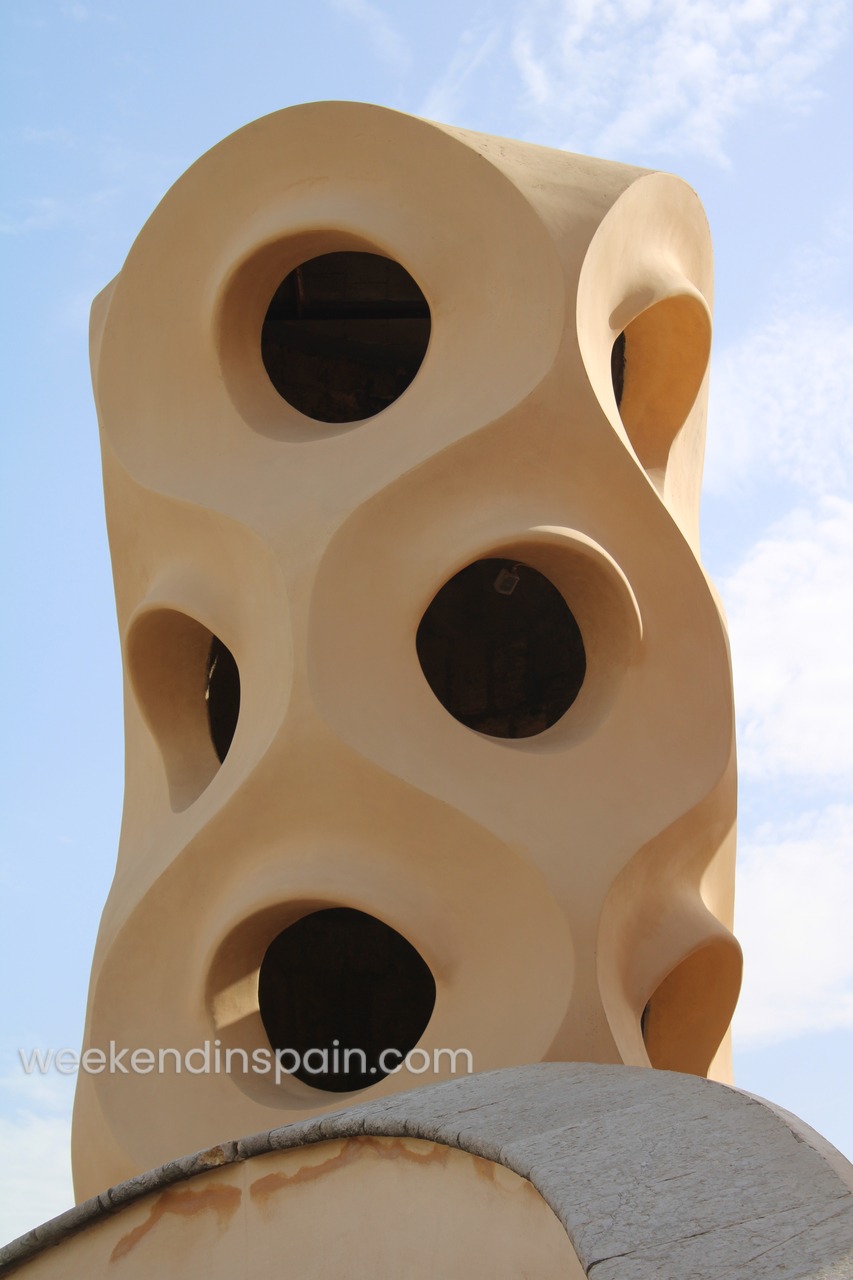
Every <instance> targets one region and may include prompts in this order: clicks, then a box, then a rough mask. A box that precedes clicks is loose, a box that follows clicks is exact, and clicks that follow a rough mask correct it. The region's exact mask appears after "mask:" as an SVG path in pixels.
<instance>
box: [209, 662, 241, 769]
mask: <svg viewBox="0 0 853 1280" xmlns="http://www.w3.org/2000/svg"><path fill="white" fill-rule="evenodd" d="M204 696H205V699H206V701H207V723H208V725H209V726H210V737H211V741H212V742H213V748H214V750H215V752H216V754H217V756H218V757H219V762H220V764H221V763H222V761H223V760H224V759H225V757H226V756H227V755H228V749H229V747H230V746H231V742H232V739H233V737H234V730H235V729H236V728H237V717H238V716H239V714H240V672H239V671H238V670H237V663H236V662H235V661H234V655H233V654H232V653H231V650H230V649H228V648H226V646H225V645H224V644H223V643H222V641H221V640H220V639H219V637H218V636H214V637H213V639H212V640H211V642H210V651H209V652H208V655H207V688H206V689H205V693H204Z"/></svg>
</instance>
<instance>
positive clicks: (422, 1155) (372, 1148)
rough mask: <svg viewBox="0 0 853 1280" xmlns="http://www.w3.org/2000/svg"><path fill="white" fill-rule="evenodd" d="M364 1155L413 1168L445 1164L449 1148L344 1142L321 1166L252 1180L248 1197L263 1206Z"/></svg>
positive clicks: (375, 1140) (391, 1140)
mask: <svg viewBox="0 0 853 1280" xmlns="http://www.w3.org/2000/svg"><path fill="white" fill-rule="evenodd" d="M414 1141H417V1142H422V1143H423V1147H424V1149H423V1150H418V1149H417V1148H415V1147H413V1146H412V1143H413V1142H414ZM335 1145H337V1143H336V1144H335ZM303 1149H304V1148H303ZM295 1150H298V1148H297V1149H295ZM368 1152H369V1153H371V1154H373V1155H376V1156H378V1157H379V1158H380V1159H381V1160H407V1161H409V1162H410V1163H413V1164H418V1165H427V1164H446V1162H447V1160H448V1158H449V1155H450V1148H449V1147H443V1146H440V1145H439V1144H438V1143H427V1142H423V1140H422V1139H406V1138H346V1139H345V1140H344V1142H343V1145H342V1146H341V1149H340V1151H338V1152H336V1154H335V1155H333V1156H329V1158H328V1159H327V1160H323V1161H322V1162H321V1163H318V1164H310V1165H303V1166H302V1167H301V1168H299V1169H296V1170H295V1171H294V1172H293V1173H287V1172H286V1171H285V1170H283V1169H280V1170H279V1171H278V1172H277V1173H268V1174H267V1175H266V1176H265V1177H263V1178H256V1179H255V1181H254V1182H253V1183H252V1184H251V1186H250V1187H249V1195H250V1196H251V1197H252V1199H253V1200H254V1201H255V1202H256V1203H257V1204H259V1205H262V1204H266V1202H267V1201H268V1200H269V1199H270V1197H271V1196H273V1195H275V1194H276V1193H277V1192H279V1191H284V1190H285V1189H286V1188H287V1187H295V1186H299V1185H305V1184H306V1183H308V1182H315V1181H316V1180H317V1179H318V1178H325V1177H326V1176H327V1175H328V1174H330V1173H335V1172H336V1171H337V1170H338V1169H344V1168H345V1167H346V1166H347V1165H349V1164H352V1163H353V1162H354V1161H355V1160H358V1159H360V1158H361V1157H362V1156H363V1155H365V1154H367V1153H368Z"/></svg>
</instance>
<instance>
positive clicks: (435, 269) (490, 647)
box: [74, 103, 740, 1196]
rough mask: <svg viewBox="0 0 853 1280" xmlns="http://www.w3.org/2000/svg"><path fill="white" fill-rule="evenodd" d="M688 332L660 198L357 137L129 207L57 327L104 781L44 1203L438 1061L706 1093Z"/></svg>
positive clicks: (706, 271)
mask: <svg viewBox="0 0 853 1280" xmlns="http://www.w3.org/2000/svg"><path fill="white" fill-rule="evenodd" d="M710 299H711V249H710V242H709V236H708V228H707V224H706V220H705V217H704V214H703V212H702V209H701V207H700V205H699V202H698V200H697V198H696V196H695V194H694V193H693V192H692V191H691V190H690V189H689V188H688V187H686V186H685V185H684V183H682V182H681V181H679V180H678V179H676V178H673V177H670V176H668V175H666V174H660V173H648V172H646V171H643V170H639V169H632V168H629V167H626V166H624V165H618V164H610V163H606V162H604V161H600V160H590V159H586V158H583V157H579V156H574V155H568V154H564V153H562V152H558V151H551V150H546V149H543V148H541V147H535V146H530V145H527V144H522V143H518V142H508V141H505V140H502V139H501V140H499V139H495V138H488V137H483V136H480V135H477V134H471V133H466V132H464V131H462V130H457V129H450V128H446V127H444V126H438V125H434V124H431V123H427V122H425V121H422V120H417V119H413V118H411V117H408V116H403V115H399V114H397V113H395V112H391V111H387V110H383V109H380V108H376V107H370V106H362V105H355V104H344V103H322V104H318V105H313V106H306V107H297V108H294V109H291V110H288V111H282V112H280V113H278V114H276V115H273V116H270V117H268V118H266V119H262V120H259V121H257V122H256V123H254V124H252V125H249V126H248V127H247V128H245V129H242V130H240V131H239V132H238V133H236V134H234V135H233V136H232V137H230V138H228V139H226V140H225V141H224V142H222V143H221V144H220V145H219V146H217V147H215V148H214V149H213V150H212V151H211V152H209V153H208V154H207V155H205V156H203V157H202V159H201V160H199V161H198V162H197V163H196V164H195V165H194V166H193V167H192V168H191V169H190V170H189V171H188V173H187V174H186V175H185V176H184V177H183V178H181V180H180V181H179V182H178V183H177V184H176V186H175V187H174V188H173V189H172V190H171V191H170V192H169V194H168V195H167V196H166V198H165V199H164V200H163V202H162V203H161V205H160V206H159V208H158V209H157V210H156V211H155V213H154V214H153V216H152V217H151V219H150V220H149V222H148V224H147V225H146V226H145V228H144V229H143V231H142V232H141V234H140V236H139V238H138V239H137V241H136V243H135V244H134V246H133V248H132V250H131V252H130V254H129V256H128V259H127V262H126V263H125V265H124V267H123V268H122V271H121V273H120V274H119V276H118V277H117V278H116V279H115V280H114V281H113V283H112V284H111V285H110V286H109V287H108V288H107V289H106V290H105V291H104V293H103V294H101V296H100V297H99V299H98V300H97V302H96V304H95V307H94V310H93V337H92V360H93V368H94V383H95V393H96V398H97V404H98V412H99V418H100V422H101V429H102V439H103V458H104V477H105V488H106V500H107V511H108V521H109V530H110V539H111V545H112V553H113V563H114V567H115V581H116V596H117V602H118V617H119V627H120V632H121V640H122V648H123V653H124V663H125V673H126V723H127V791H126V800H125V814H124V825H123V831H122V839H121V849H120V852H119V860H118V867H117V870H116V876H115V881H114V885H113V889H112V892H111V894H110V898H109V901H108V903H107V906H106V909H105V911H104V916H103V922H102V925H101V932H100V937H99V941H98V947H97V952H96V955H95V960H94V965H93V970H92V982H91V992H90V1003H89V1014H88V1019H87V1027H86V1040H85V1045H86V1048H89V1049H96V1048H100V1049H104V1050H107V1049H108V1046H109V1045H110V1042H113V1043H114V1044H115V1045H117V1046H121V1047H126V1048H127V1049H128V1055H127V1056H126V1057H125V1059H123V1061H122V1063H121V1065H120V1066H119V1068H118V1069H117V1070H113V1071H110V1070H109V1069H105V1070H104V1071H103V1072H101V1073H100V1074H95V1073H86V1072H84V1073H82V1074H81V1076H80V1083H79V1089H78V1097H77V1106H76V1115H75V1138H74V1164H75V1171H76V1178H77V1183H78V1189H79V1193H80V1194H81V1195H82V1196H86V1195H89V1194H92V1193H94V1192H96V1191H98V1190H100V1189H101V1188H103V1187H104V1186H105V1185H107V1184H109V1183H113V1182H116V1181H118V1180H120V1179H122V1178H127V1177H130V1176H132V1175H134V1174H136V1173H139V1172H141V1171H142V1170H144V1169H148V1168H151V1167H153V1166H155V1165H157V1164H160V1163H162V1162H163V1161H164V1160H168V1159H171V1158H173V1157H177V1156H179V1155H181V1154H183V1153H184V1152H187V1151H191V1150H194V1149H196V1148H198V1147H201V1146H205V1145H207V1144H210V1143H211V1142H215V1141H219V1140H221V1139H222V1138H223V1137H226V1136H229V1135H234V1134H240V1133H251V1132H254V1131H255V1130H260V1129H268V1128H270V1126H272V1125H280V1124H283V1123H287V1122H292V1121H297V1120H303V1119H305V1118H307V1117H310V1116H315V1115H318V1114H320V1113H322V1112H325V1111H330V1110H335V1109H339V1108H340V1106H341V1104H342V1102H347V1103H349V1102H355V1101H360V1100H362V1099H368V1098H374V1097H384V1096H387V1095H389V1094H392V1093H396V1092H399V1091H401V1090H404V1089H406V1090H408V1089H411V1088H413V1087H416V1086H418V1085H422V1084H427V1083H434V1082H435V1081H436V1080H438V1079H441V1078H444V1077H446V1076H447V1075H449V1074H450V1073H451V1071H452V1069H453V1063H454V1059H453V1058H452V1057H451V1053H452V1051H455V1050H458V1049H465V1050H467V1051H468V1052H469V1054H470V1063H471V1065H472V1066H473V1070H474V1071H476V1072H483V1071H488V1070H491V1069H493V1068H496V1067H507V1066H515V1065H519V1064H524V1063H535V1062H546V1061H586V1062H600V1063H620V1062H621V1063H628V1064H631V1065H635V1066H648V1065H649V1064H651V1065H653V1066H658V1067H666V1068H671V1069H674V1070H678V1071H687V1072H692V1073H695V1074H699V1075H706V1074H709V1073H710V1074H712V1075H714V1076H716V1077H717V1078H721V1079H727V1078H728V1074H727V1073H728V1070H729V1066H728V1058H727V1041H726V1029H727V1027H728V1023H729V1019H730V1017H731V1013H732V1009H733V1007H734V1003H735V999H736V996H737V991H738V984H739V976H740V955H739V950H738V947H737V944H736V942H735V941H734V939H733V938H732V935H731V933H730V931H729V930H730V926H731V914H732V878H733V861H732V859H733V827H734V812H735V781H734V754H733V728H732V725H733V721H732V697H731V675H730V668H729V657H728V650H727V645H726V633H725V625H724V622H723V619H722V617H721V613H720V609H719V606H718V602H717V600H716V597H715V595H714V592H713V590H712V588H711V587H710V585H709V583H708V580H707V578H706V576H705V574H704V572H703V570H702V566H701V563H700V561H699V557H698V541H697V515H698V512H697V505H698V494H699V483H700V471H701V462H702V450H703V435H704V427H705V411H706V398H707V369H708V356H709V349H710V340H711V322H710ZM205 1046H207V1048H206V1050H205ZM386 1048H388V1049H391V1050H396V1051H397V1052H398V1054H399V1055H405V1054H406V1053H408V1052H409V1051H410V1050H416V1051H417V1052H416V1053H415V1054H414V1055H413V1057H412V1058H411V1059H410V1061H411V1063H412V1065H413V1066H414V1067H415V1071H416V1072H417V1074H416V1073H415V1072H413V1071H411V1070H407V1069H404V1070H402V1071H396V1072H393V1071H389V1072H387V1073H386V1071H385V1070H384V1069H383V1068H384V1067H387V1066H388V1065H389V1064H393V1065H394V1066H396V1065H398V1063H399V1058H398V1057H394V1056H393V1054H392V1055H390V1056H389V1057H386V1059H385V1060H384V1062H383V1063H380V1062H379V1058H378V1055H379V1054H380V1052H381V1051H382V1050H383V1049H386ZM357 1049H361V1050H363V1051H364V1052H365V1058H364V1060H362V1059H358V1060H356V1061H355V1064H353V1055H350V1058H349V1059H348V1060H347V1061H345V1060H344V1053H345V1051H346V1050H357ZM134 1050H136V1051H137V1058H136V1060H135V1061H136V1063H137V1064H139V1065H140V1066H141V1070H133V1069H131V1070H128V1071H127V1073H126V1074H125V1073H124V1072H123V1071H122V1070H121V1066H124V1067H127V1066H128V1064H129V1061H130V1055H131V1054H132V1052H133V1051H134ZM164 1050H169V1051H170V1052H169V1053H167V1054H166V1055H165V1057H164V1059H163V1061H162V1063H161V1062H160V1060H159V1055H160V1053H161V1051H164ZM271 1050H281V1051H282V1052H283V1055H284V1056H283V1059H282V1061H283V1063H284V1065H285V1066H287V1067H290V1066H293V1065H295V1063H296V1058H297V1055H298V1056H299V1060H300V1065H299V1067H298V1068H297V1070H296V1071H295V1073H294V1074H285V1075H284V1077H283V1078H281V1073H278V1074H279V1077H280V1078H279V1079H278V1080H276V1078H275V1076H276V1074H277V1073H275V1072H274V1071H272V1070H270V1071H268V1072H267V1073H264V1072H263V1071H261V1070H255V1069H254V1067H255V1064H256V1063H257V1062H262V1061H263V1053H264V1052H267V1053H269V1052H270V1051H271ZM335 1050H337V1051H338V1058H337V1060H335V1058H334V1051H335ZM444 1050H447V1051H448V1052H447V1053H446V1054H445V1053H443V1052H442V1051H444ZM256 1051H261V1052H260V1053H256ZM312 1051H313V1053H312ZM324 1051H325V1057H324ZM205 1053H207V1055H208V1059H209V1061H208V1060H206V1058H205ZM148 1054H153V1055H154V1058H155V1062H154V1064H153V1066H151V1065H150V1064H149V1058H148ZM187 1055H190V1056H189V1057H187ZM253 1055H255V1057H254V1058H253ZM179 1058H180V1060H181V1062H182V1063H183V1069H182V1070H180V1071H178V1070H177V1069H176V1065H177V1063H178V1060H179ZM303 1059H304V1063H303ZM327 1059H328V1066H329V1070H328V1071H327V1072H322V1070H315V1068H322V1067H323V1065H324V1062H325V1061H326V1060H327ZM247 1063H248V1069H247V1065H246V1064H247ZM347 1065H349V1070H347ZM149 1067H150V1069H148V1070H146V1068H149ZM336 1067H337V1069H335V1068H336ZM161 1068H162V1069H161ZM227 1068H230V1069H227Z"/></svg>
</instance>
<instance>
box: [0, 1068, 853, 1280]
mask: <svg viewBox="0 0 853 1280" xmlns="http://www.w3.org/2000/svg"><path fill="white" fill-rule="evenodd" d="M358 1135H370V1136H387V1137H400V1136H410V1137H417V1138H425V1139H428V1140H431V1141H433V1142H438V1143H442V1144H444V1145H446V1146H451V1147H459V1148H461V1149H462V1150H465V1151H470V1152H472V1153H473V1154H475V1155H480V1156H484V1157H485V1158H486V1159H488V1160H493V1161H496V1162H498V1163H501V1164H504V1165H506V1166H507V1167H508V1168H510V1169H512V1170H514V1172H516V1173H518V1174H520V1175H521V1176H522V1177H525V1178H528V1179H529V1180H530V1182H532V1183H533V1185H534V1186H535V1187H536V1188H537V1190H538V1191H539V1192H540V1194H541V1195H542V1196H543V1197H544V1199H545V1200H546V1201H547V1202H548V1204H549V1205H550V1206H551V1208H552V1209H553V1210H554V1212H555V1213H556V1215H557V1217H558V1218H559V1219H560V1221H561V1222H562V1223H563V1225H564V1227H565V1229H566V1231H567V1232H568V1234H569V1237H570V1238H571V1240H572V1243H573V1245H574V1247H575V1250H576V1251H577V1254H578V1257H579V1258H580V1260H581V1263H582V1265H583V1267H584V1268H585V1270H586V1272H587V1275H589V1276H591V1277H594V1280H651V1278H652V1277H654V1280H712V1278H713V1280H735V1277H737V1280H765V1278H766V1280H770V1277H773V1280H853V1168H851V1166H850V1165H849V1164H848V1163H847V1162H846V1161H845V1160H844V1159H843V1157H841V1156H840V1155H839V1154H838V1153H837V1152H835V1151H834V1150H833V1149H832V1148H829V1146H828V1144H826V1143H825V1142H824V1140H823V1139H821V1138H820V1137H819V1135H817V1134H814V1133H813V1132H812V1131H811V1130H809V1129H808V1128H807V1126H805V1125H803V1124H802V1122H800V1121H797V1120H796V1118H795V1117H790V1116H787V1115H786V1114H785V1113H784V1112H780V1111H779V1110H778V1109H776V1108H773V1107H772V1106H771V1105H768V1104H766V1103H764V1102H763V1101H762V1100H761V1099H758V1098H755V1097H753V1096H751V1095H750V1094H746V1093H742V1092H740V1091H738V1090H736V1089H729V1088H726V1087H725V1086H723V1085H718V1084H714V1083H712V1082H710V1081H707V1080H701V1079H698V1078H696V1077H695V1076H683V1075H676V1074H674V1073H672V1072H665V1071H644V1070H640V1069H637V1068H632V1067H621V1066H600V1065H594V1064H589V1063H539V1064H537V1065H534V1066H529V1067H514V1068H509V1069H506V1070H501V1071H493V1072H489V1073H486V1074H483V1075H474V1076H466V1077H463V1078H461V1079H459V1080H455V1081H451V1082H449V1083H447V1084H442V1085H437V1086H432V1087H428V1088H424V1089H419V1090H415V1091H413V1092H411V1093H405V1094H397V1095H396V1096H393V1097H389V1098H382V1099H378V1100H376V1101H374V1102H367V1103H361V1104H359V1105H357V1106H354V1107H350V1108H348V1109H347V1110H345V1111H340V1112H335V1113H333V1114H330V1115H324V1116H319V1117H317V1118H316V1119H313V1120H308V1121H305V1122H303V1123H301V1124H295V1125H287V1126H284V1127H283V1128H279V1129H271V1130H269V1131H268V1132H266V1133H260V1134H255V1135H253V1136H251V1137H246V1138H241V1139H240V1140H239V1141H236V1142H226V1143H223V1144H222V1145H221V1146H218V1147H213V1148H211V1149H210V1150H208V1151H204V1152H199V1153H196V1154H194V1155H191V1156H186V1157H184V1158H183V1159H181V1160H176V1161H173V1162H172V1163H170V1164H167V1165H164V1166H163V1167H162V1168H160V1169H155V1170H152V1171H151V1172H150V1173H145V1174H142V1175H140V1176H139V1177H138V1178H133V1179H131V1180H130V1181H129V1182H125V1183H122V1184H121V1185H120V1186H118V1187H112V1188H110V1189H109V1190H108V1191H105V1192H104V1193H103V1194H102V1195H100V1196H98V1197H96V1198H95V1199H93V1200H89V1201H86V1202H85V1203H84V1204H81V1205H78V1206H77V1207H76V1208H74V1209H71V1210H69V1211H68V1213H65V1214H62V1215H60V1217H58V1218H54V1219H53V1220H52V1221H51V1222H48V1223H45V1224H44V1225H43V1226H41V1227H37V1228H36V1229H35V1230H34V1231H31V1232H28V1233H27V1235H25V1236H22V1237H21V1238H20V1239H19V1240H16V1241H13V1243H12V1244H10V1245H8V1246H6V1248H5V1249H3V1250H0V1275H7V1274H9V1273H10V1272H11V1271H12V1270H14V1269H17V1268H19V1267H21V1266H22V1265H23V1264H24V1263H26V1261H27V1260H28V1259H30V1258H32V1257H34V1256H35V1255H36V1254H38V1253H40V1252H41V1251H42V1250H44V1249H47V1248H50V1247H52V1246H55V1245H58V1244H61V1242H62V1241H63V1240H64V1239H66V1238H67V1237H68V1236H70V1235H73V1234H74V1233H76V1232H77V1231H80V1230H83V1229H85V1228H86V1227H87V1226H89V1225H90V1224H91V1223H93V1222H96V1221H98V1220H99V1219H101V1218H102V1217H104V1216H106V1215H108V1214H113V1213H117V1212H120V1211H121V1209H122V1208H123V1207H124V1206H125V1205H127V1204H129V1203H132V1202H133V1201H135V1200H138V1199H139V1198H141V1197H142V1196H145V1195H149V1194H151V1193H152V1192H156V1191H161V1190H162V1189H163V1188H165V1187H167V1186H170V1185H171V1184H173V1183H175V1182H180V1181H183V1180H185V1179H188V1178H193V1177H195V1176H196V1175H197V1174H200V1173H205V1172H207V1171H208V1170H209V1169H211V1168H216V1167H218V1166H221V1165H227V1164H233V1163H237V1162H239V1161H243V1160H250V1159H252V1158H253V1157H255V1156H258V1155H263V1154H265V1153H267V1152H269V1151H277V1150H284V1149H287V1148H292V1147H298V1146H302V1145H305V1144H308V1143H316V1142H323V1141H326V1140H330V1139H336V1138H345V1137H352V1136H358Z"/></svg>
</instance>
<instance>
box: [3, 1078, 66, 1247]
mask: <svg viewBox="0 0 853 1280" xmlns="http://www.w3.org/2000/svg"><path fill="white" fill-rule="evenodd" d="M73 1093H74V1083H73V1081H72V1080H70V1079H69V1078H67V1077H64V1078H63V1077H56V1076H53V1077H47V1076H45V1077H43V1076H38V1075H35V1076H27V1075H25V1074H24V1072H23V1071H22V1070H18V1071H14V1072H13V1073H12V1074H10V1075H7V1076H4V1077H3V1078H2V1079H0V1107H2V1111H3V1114H2V1115H0V1150H2V1151H3V1166H2V1169H0V1243H2V1244H5V1243H6V1242H7V1241H8V1240H14V1239H15V1237H16V1236H19V1235H23V1233H24V1232H25V1231H29V1230H30V1228H31V1227H35V1226H38V1225H39V1224H40V1223H42V1222H46V1221H47V1219H48V1218H53V1217H55V1216H56V1214H58V1213H62V1212H63V1211H64V1210H65V1209H70V1208H71V1206H72V1204H73V1203H74V1193H73V1189H72V1185H71V1156H70V1150H71V1105H72V1100H73Z"/></svg>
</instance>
